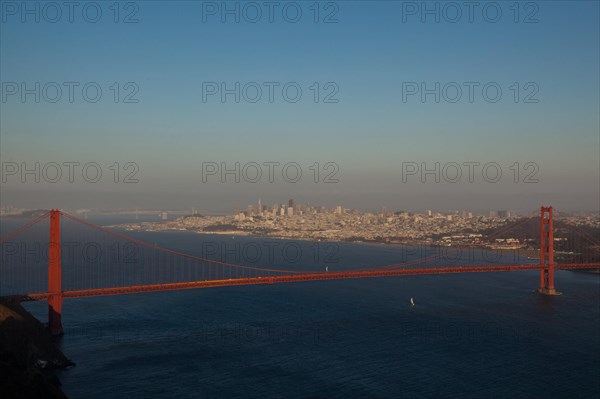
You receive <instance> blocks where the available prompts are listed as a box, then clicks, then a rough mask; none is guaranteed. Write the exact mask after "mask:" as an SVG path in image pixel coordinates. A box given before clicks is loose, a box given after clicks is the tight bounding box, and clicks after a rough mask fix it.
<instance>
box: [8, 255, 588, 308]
mask: <svg viewBox="0 0 600 399" xmlns="http://www.w3.org/2000/svg"><path fill="white" fill-rule="evenodd" d="M555 269H558V270H561V269H562V270H569V269H571V270H572V269H600V263H579V264H578V263H565V264H556V265H555ZM523 270H540V265H492V266H490V265H486V266H455V267H428V268H415V269H395V270H384V269H374V270H357V271H352V270H348V271H340V272H323V273H307V274H294V275H287V276H269V277H246V278H234V279H221V280H202V281H190V282H181V283H163V284H147V285H132V286H123V287H107V288H95V289H84V290H75V291H64V292H63V293H62V297H63V298H85V297H92V296H106V295H122V294H137V293H143V292H158V291H177V290H188V289H195V288H211V287H230V286H241V285H257V284H279V283H294V282H301V281H321V280H344V279H355V278H371V277H391V276H411V275H435V274H455V273H485V272H513V271H523ZM49 296H50V294H49V293H35V294H34V293H32V294H28V295H26V296H23V297H20V298H19V299H20V300H21V301H43V300H47V299H48V297H49Z"/></svg>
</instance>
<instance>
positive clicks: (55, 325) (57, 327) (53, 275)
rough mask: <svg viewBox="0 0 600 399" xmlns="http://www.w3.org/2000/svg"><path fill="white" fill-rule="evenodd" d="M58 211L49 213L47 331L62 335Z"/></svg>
mask: <svg viewBox="0 0 600 399" xmlns="http://www.w3.org/2000/svg"><path fill="white" fill-rule="evenodd" d="M60 258H61V253H60V211H59V210H54V209H53V210H51V211H50V243H49V251H48V293H49V294H50V296H49V297H48V329H49V330H50V333H51V334H52V335H62V334H63V328H62V322H61V315H62V303H63V293H62V270H61V265H60Z"/></svg>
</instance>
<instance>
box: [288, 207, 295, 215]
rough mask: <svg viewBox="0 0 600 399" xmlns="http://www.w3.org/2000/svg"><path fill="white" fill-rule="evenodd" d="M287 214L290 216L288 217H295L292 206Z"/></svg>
mask: <svg viewBox="0 0 600 399" xmlns="http://www.w3.org/2000/svg"><path fill="white" fill-rule="evenodd" d="M287 214H288V216H294V208H293V207H291V206H288V209H287Z"/></svg>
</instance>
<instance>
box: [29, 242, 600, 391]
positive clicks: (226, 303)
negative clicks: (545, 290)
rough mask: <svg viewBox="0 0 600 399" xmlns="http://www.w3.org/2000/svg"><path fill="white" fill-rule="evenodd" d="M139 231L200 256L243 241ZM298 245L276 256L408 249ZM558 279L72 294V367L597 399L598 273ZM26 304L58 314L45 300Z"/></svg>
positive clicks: (390, 254) (200, 378) (128, 381)
mask: <svg viewBox="0 0 600 399" xmlns="http://www.w3.org/2000/svg"><path fill="white" fill-rule="evenodd" d="M136 234H137V236H138V237H141V238H145V239H153V240H154V241H155V242H157V243H158V244H159V245H164V246H166V247H172V248H176V249H180V250H186V251H188V252H190V251H191V252H194V251H195V252H196V253H198V251H200V248H202V243H203V242H207V241H210V242H211V243H213V244H214V243H217V244H218V243H222V242H229V241H227V240H233V239H232V238H231V237H223V236H201V235H195V234H191V233H136ZM136 234H132V235H136ZM236 240H238V241H237V242H238V243H240V242H241V243H246V247H248V246H247V245H248V244H247V243H249V242H254V243H257V245H259V246H260V247H261V248H264V243H265V241H269V242H273V240H264V239H256V238H251V237H236ZM285 242H286V241H279V243H280V244H281V245H280V246H279V247H278V248H281V247H282V246H283V245H284V243H285ZM229 243H230V244H231V242H229ZM296 244H298V245H300V246H301V248H302V249H303V254H302V255H303V256H302V257H301V258H300V259H299V260H297V261H294V262H289V257H288V258H287V259H288V264H281V263H280V262H282V259H280V258H281V256H280V255H281V251H275V259H273V260H272V261H273V264H274V265H275V264H278V265H280V266H281V267H288V268H300V269H302V268H307V269H322V268H323V267H325V266H328V267H329V269H330V270H332V269H333V270H335V269H339V268H342V267H346V265H348V266H347V267H360V266H366V265H368V264H369V262H371V263H372V265H383V264H388V263H394V262H398V261H399V259H400V258H402V257H403V256H405V255H406V248H398V247H390V246H381V245H365V244H343V245H342V244H339V245H337V246H336V247H335V248H333V250H332V249H331V248H329V249H327V251H325V250H323V249H322V247H319V250H318V251H317V253H318V254H319V256H317V257H316V258H315V257H314V256H313V255H314V253H315V252H314V247H310V245H314V243H310V242H295V243H294V245H296ZM321 244H323V243H321ZM241 245H242V248H243V247H244V244H241ZM403 251H404V253H403ZM234 252H235V251H234ZM324 252H327V253H326V254H325V253H324ZM332 253H335V255H332ZM278 254H279V255H278ZM307 254H310V256H309V255H307ZM246 255H248V254H246ZM322 255H327V256H322ZM413 255H414V252H411V256H413ZM228 256H230V257H231V256H236V255H235V254H231V253H230V254H229V255H228ZM237 256H240V258H242V259H241V260H242V261H243V262H245V263H249V264H250V263H251V262H250V260H252V259H249V258H251V256H246V257H244V255H243V254H242V255H240V254H239V253H238V254H237ZM278 256H279V257H278ZM228 260H232V259H228ZM262 260H263V261H264V259H262ZM283 261H285V259H283ZM267 266H271V265H267ZM556 280H557V287H558V289H559V290H560V291H562V292H563V295H562V296H560V297H544V296H539V295H537V294H534V293H533V292H532V290H533V289H534V288H536V285H537V283H538V273H537V272H536V271H532V272H515V273H490V274H487V273H482V274H460V275H443V276H407V277H391V278H376V279H363V280H346V281H324V282H307V283H295V284H280V285H265V286H248V287H225V288H211V289H199V290H190V291H180V292H163V293H152V294H137V295H124V296H113V297H98V298H86V299H71V300H66V301H65V304H64V308H63V324H64V328H65V336H64V337H63V338H62V340H61V347H62V350H63V351H64V352H65V354H66V355H67V356H68V357H69V358H70V359H72V360H73V361H74V362H76V363H77V366H76V367H73V368H71V369H68V370H63V371H60V372H59V373H58V376H59V378H60V380H61V381H62V383H63V390H64V391H65V393H66V394H67V395H68V396H69V397H70V398H71V399H75V398H123V397H127V398H129V399H133V398H158V397H167V398H236V397H254V398H289V397H313V398H349V397H369V398H378V397H381V398H390V397H391V398H432V397H450V398H486V397H488V398H494V397H503V398H504V397H515V398H562V397H564V398H597V397H599V395H600V380H599V379H598V375H600V305H599V304H600V281H599V276H597V275H590V274H583V273H574V272H566V271H559V272H557V276H556ZM411 297H413V298H414V300H415V302H416V305H415V306H414V307H411V306H410V304H409V300H410V298H411ZM27 307H28V308H29V309H30V310H31V311H32V312H33V313H34V314H36V315H39V317H40V318H45V312H46V308H45V304H43V303H30V304H27Z"/></svg>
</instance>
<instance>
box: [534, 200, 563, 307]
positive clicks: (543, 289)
mask: <svg viewBox="0 0 600 399" xmlns="http://www.w3.org/2000/svg"><path fill="white" fill-rule="evenodd" d="M546 255H547V256H546ZM538 292H539V293H540V294H544V295H560V292H558V291H556V288H554V230H553V226H552V207H543V206H542V213H541V217H540V288H539V289H538Z"/></svg>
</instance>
